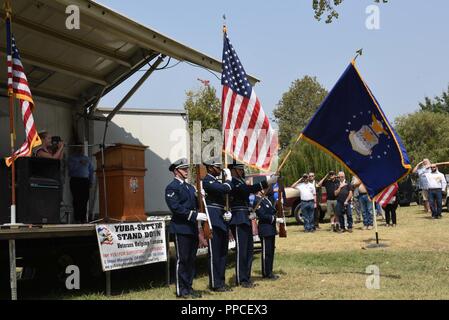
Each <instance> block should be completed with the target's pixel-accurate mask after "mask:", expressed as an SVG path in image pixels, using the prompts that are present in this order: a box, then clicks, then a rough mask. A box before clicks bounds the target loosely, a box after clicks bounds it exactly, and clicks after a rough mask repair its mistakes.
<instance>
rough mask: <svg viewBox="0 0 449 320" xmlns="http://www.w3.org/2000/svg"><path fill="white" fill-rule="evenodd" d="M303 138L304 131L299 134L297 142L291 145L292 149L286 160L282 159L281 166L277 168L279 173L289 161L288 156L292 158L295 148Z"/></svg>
mask: <svg viewBox="0 0 449 320" xmlns="http://www.w3.org/2000/svg"><path fill="white" fill-rule="evenodd" d="M301 138H302V133H301V134H300V135H299V136H298V139H296V141H295V143H294V144H293V146H291V148H290V150H289V151H288V153H287V155H286V156H285V158H284V160H282V163H281V165H280V166H279V168H278V169H277V171H276V172H277V173H278V174H279V172H281V170H282V168H283V167H284V165H285V163H286V162H287V160H288V158H290V156H291V154H292V152H293V149H294V148H295V147H296V145H297V144H298V142H299V140H301Z"/></svg>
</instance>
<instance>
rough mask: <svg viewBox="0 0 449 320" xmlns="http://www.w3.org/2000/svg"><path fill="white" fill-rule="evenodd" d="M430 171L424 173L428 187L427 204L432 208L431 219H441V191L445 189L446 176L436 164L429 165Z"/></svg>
mask: <svg viewBox="0 0 449 320" xmlns="http://www.w3.org/2000/svg"><path fill="white" fill-rule="evenodd" d="M430 170H431V172H430V173H426V174H425V176H426V179H427V184H428V187H429V204H430V209H431V210H432V219H441V210H442V191H443V190H445V189H446V185H447V182H446V178H445V176H444V174H442V173H441V172H439V171H438V168H437V166H436V164H432V165H431V166H430Z"/></svg>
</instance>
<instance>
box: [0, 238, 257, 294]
mask: <svg viewBox="0 0 449 320" xmlns="http://www.w3.org/2000/svg"><path fill="white" fill-rule="evenodd" d="M172 249H173V250H171V254H170V284H173V283H174V281H175V267H176V259H175V253H174V248H172ZM259 251H260V249H259V247H258V244H255V250H254V254H255V261H257V256H258V252H259ZM235 253H236V252H235V250H229V252H228V258H227V264H226V268H227V270H228V271H227V276H228V279H229V280H231V281H233V283H235V276H234V272H232V271H234V270H235ZM195 265H196V276H195V278H202V277H206V278H207V277H208V258H207V254H205V255H200V256H197V258H196V263H195ZM230 270H232V271H231V272H230ZM87 273H88V272H87V271H86V270H85V269H82V268H80V288H81V289H80V290H68V289H67V288H66V286H65V280H66V278H67V277H68V276H69V275H65V274H64V273H61V274H58V275H55V274H52V273H47V272H37V273H36V274H35V275H36V276H35V277H34V278H33V279H30V280H23V281H22V280H21V281H19V282H18V294H19V299H20V300H29V299H33V300H34V299H41V300H59V299H77V298H85V297H86V296H87V298H90V296H93V297H92V299H98V297H95V296H96V295H97V296H98V295H100V296H101V295H104V294H105V287H106V277H105V274H104V273H103V272H101V270H100V271H99V272H98V273H97V275H96V276H95V277H94V276H90V275H87ZM194 283H195V280H194ZM3 284H4V286H2V287H1V288H0V300H8V299H10V291H9V288H8V286H7V284H8V282H7V281H6V278H5V281H3ZM160 288H167V276H166V263H165V262H161V263H155V264H149V265H145V266H139V267H133V268H127V269H122V270H115V271H112V272H111V294H112V296H117V295H122V294H128V293H136V292H139V291H146V290H151V289H160ZM200 292H201V293H202V294H203V295H209V294H211V293H210V292H209V291H207V290H204V291H200ZM173 294H174V292H173ZM100 298H101V297H100Z"/></svg>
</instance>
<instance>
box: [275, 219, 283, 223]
mask: <svg viewBox="0 0 449 320" xmlns="http://www.w3.org/2000/svg"><path fill="white" fill-rule="evenodd" d="M276 223H285V219H284V218H276Z"/></svg>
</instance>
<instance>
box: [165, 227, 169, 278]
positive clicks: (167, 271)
mask: <svg viewBox="0 0 449 320" xmlns="http://www.w3.org/2000/svg"><path fill="white" fill-rule="evenodd" d="M164 224H165V249H166V252H167V263H166V264H165V266H166V268H165V275H166V280H167V287H169V286H170V232H169V230H168V228H167V221H166V220H164Z"/></svg>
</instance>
